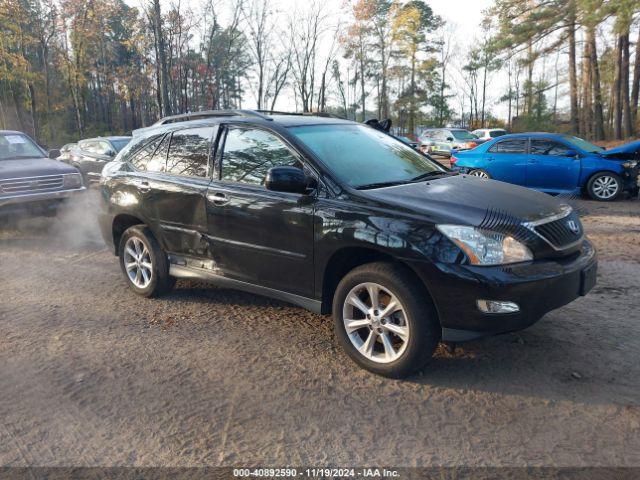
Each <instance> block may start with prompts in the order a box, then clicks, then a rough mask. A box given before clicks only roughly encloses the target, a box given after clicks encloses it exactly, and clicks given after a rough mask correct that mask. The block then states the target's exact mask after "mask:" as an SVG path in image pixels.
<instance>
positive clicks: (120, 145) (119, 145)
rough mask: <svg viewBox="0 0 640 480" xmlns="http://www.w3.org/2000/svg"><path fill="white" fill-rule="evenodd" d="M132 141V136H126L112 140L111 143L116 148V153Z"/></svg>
mask: <svg viewBox="0 0 640 480" xmlns="http://www.w3.org/2000/svg"><path fill="white" fill-rule="evenodd" d="M130 141H131V139H130V138H124V139H122V140H111V145H113V148H115V149H116V153H118V152H119V151H120V150H122V149H123V148H124V147H126V146H127V144H128V143H129V142H130Z"/></svg>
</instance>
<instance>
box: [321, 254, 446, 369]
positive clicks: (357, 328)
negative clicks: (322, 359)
mask: <svg viewBox="0 0 640 480" xmlns="http://www.w3.org/2000/svg"><path fill="white" fill-rule="evenodd" d="M370 288H371V289H375V288H378V290H377V292H378V293H377V294H376V295H377V296H378V303H377V304H378V306H379V307H380V309H383V308H385V307H387V306H389V304H390V303H391V301H392V300H393V299H394V297H395V300H396V303H399V306H400V308H398V309H395V310H393V311H392V312H391V314H390V315H387V316H383V314H384V312H383V311H380V309H374V308H371V306H372V305H371V304H372V303H373V302H371V299H372V297H371V295H370V294H369V293H368V292H369V291H370V290H369V289H370ZM354 297H357V299H358V300H360V302H361V303H360V307H356V306H355V305H354V304H353V303H351V301H356V302H357V300H352V299H354ZM348 298H349V299H351V300H350V301H347V299H348ZM385 301H386V303H385ZM364 309H368V311H369V316H370V318H367V316H366V314H365V313H364ZM345 315H346V316H347V320H352V322H348V323H350V327H351V328H350V331H349V332H347V326H346V323H347V322H345ZM349 317H353V318H349ZM333 321H334V330H335V334H336V338H337V340H338V343H339V344H340V346H341V347H342V348H343V350H344V351H345V352H346V353H347V355H349V357H351V359H352V360H353V361H354V362H355V363H357V364H358V365H359V366H361V367H362V368H364V369H366V370H369V371H370V372H373V373H376V374H378V375H382V376H384V377H390V378H404V377H406V376H408V375H410V374H412V373H414V372H416V371H418V370H420V369H422V368H423V367H424V366H425V365H426V364H427V362H428V361H429V359H430V358H431V357H432V355H433V352H434V351H435V349H436V347H437V346H438V342H439V341H440V337H441V332H442V330H441V327H440V322H439V321H438V316H437V313H436V310H435V307H434V305H433V303H432V302H431V300H430V299H429V295H428V293H427V292H426V291H425V289H424V288H421V286H419V284H418V282H416V278H415V276H413V275H412V274H411V273H410V272H408V271H407V270H406V269H405V268H403V267H401V266H398V265H394V264H392V263H386V262H376V263H368V264H365V265H362V266H360V267H357V268H355V269H353V270H352V271H351V272H349V273H348V274H347V275H346V276H345V277H344V278H343V279H342V280H341V281H340V283H339V284H338V287H337V289H336V293H335V296H334V298H333ZM354 321H355V323H354ZM358 322H359V323H358ZM396 332H398V333H402V334H403V336H400V335H399V334H398V333H396Z"/></svg>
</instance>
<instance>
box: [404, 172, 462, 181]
mask: <svg viewBox="0 0 640 480" xmlns="http://www.w3.org/2000/svg"><path fill="white" fill-rule="evenodd" d="M449 175H457V173H454V172H445V171H441V170H433V171H432V172H425V173H422V174H420V175H418V176H417V177H413V178H412V179H411V180H410V181H411V182H412V183H413V182H420V181H422V180H426V179H427V178H433V177H440V176H449Z"/></svg>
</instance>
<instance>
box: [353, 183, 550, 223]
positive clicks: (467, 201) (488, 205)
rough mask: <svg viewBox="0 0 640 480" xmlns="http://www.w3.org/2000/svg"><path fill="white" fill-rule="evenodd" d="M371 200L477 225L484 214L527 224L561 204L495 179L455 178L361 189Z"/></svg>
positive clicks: (434, 218) (439, 220)
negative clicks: (496, 214)
mask: <svg viewBox="0 0 640 480" xmlns="http://www.w3.org/2000/svg"><path fill="white" fill-rule="evenodd" d="M361 193H362V194H363V195H364V196H366V197H368V198H369V199H371V200H374V201H378V202H382V203H384V204H385V206H386V207H387V208H389V207H391V208H398V209H402V210H403V211H404V212H405V213H409V214H412V213H413V214H420V215H425V216H426V217H427V218H428V219H429V221H432V222H433V223H459V224H466V225H480V224H481V223H482V222H483V220H485V219H486V217H487V214H488V213H493V214H495V213H500V214H506V215H508V216H509V217H511V218H514V219H517V220H518V221H521V222H529V221H534V220H538V219H541V218H545V217H549V216H551V215H555V214H558V213H560V212H561V211H562V207H561V205H562V204H561V202H560V201H558V200H557V199H555V198H553V197H552V196H550V195H547V194H544V193H540V192H537V191H535V190H530V189H528V188H523V187H518V186H516V185H511V184H508V183H504V182H498V181H495V180H487V179H481V178H477V177H471V176H469V175H455V176H449V177H443V178H439V179H434V180H428V181H425V182H419V183H409V184H404V185H398V186H393V187H386V188H378V189H374V190H363V191H361Z"/></svg>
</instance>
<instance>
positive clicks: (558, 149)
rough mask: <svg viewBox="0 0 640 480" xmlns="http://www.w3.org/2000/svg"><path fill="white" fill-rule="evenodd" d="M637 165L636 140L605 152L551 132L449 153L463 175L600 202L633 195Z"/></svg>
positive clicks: (638, 150)
mask: <svg viewBox="0 0 640 480" xmlns="http://www.w3.org/2000/svg"><path fill="white" fill-rule="evenodd" d="M639 164H640V141H636V142H632V143H628V144H626V145H622V146H621V147H617V148H614V149H611V150H605V149H604V148H602V147H598V146H597V145H593V144H592V143H589V142H587V141H585V140H582V139H580V138H577V137H573V136H570V135H560V134H553V133H520V134H510V135H503V136H501V137H498V138H496V139H493V140H491V141H489V142H486V143H484V144H482V145H479V146H478V147H476V148H474V149H473V150H467V151H463V152H457V153H455V154H454V156H453V157H451V166H452V167H451V168H453V169H454V170H457V171H459V172H462V173H468V174H469V175H473V176H477V177H483V178H493V179H495V180H501V181H503V182H508V183H513V184H516V185H522V186H525V187H530V188H533V189H535V190H540V191H542V192H546V193H550V194H561V193H562V194H577V195H579V194H583V193H586V194H588V195H589V196H590V197H591V198H593V199H594V200H600V201H612V200H615V199H616V198H618V197H619V196H620V195H621V194H622V192H625V191H626V192H629V193H630V194H632V195H637V194H638V170H639V169H640V167H639Z"/></svg>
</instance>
